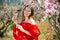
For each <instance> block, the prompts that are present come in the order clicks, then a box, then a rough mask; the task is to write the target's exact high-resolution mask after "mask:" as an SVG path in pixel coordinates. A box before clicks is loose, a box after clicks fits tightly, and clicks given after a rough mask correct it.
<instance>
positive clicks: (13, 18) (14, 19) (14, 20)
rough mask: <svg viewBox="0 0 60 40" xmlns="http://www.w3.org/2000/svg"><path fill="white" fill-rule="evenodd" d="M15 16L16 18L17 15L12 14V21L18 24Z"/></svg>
mask: <svg viewBox="0 0 60 40" xmlns="http://www.w3.org/2000/svg"><path fill="white" fill-rule="evenodd" d="M17 16H18V13H14V14H13V17H12V21H13V22H14V23H15V24H16V23H18V18H17Z"/></svg>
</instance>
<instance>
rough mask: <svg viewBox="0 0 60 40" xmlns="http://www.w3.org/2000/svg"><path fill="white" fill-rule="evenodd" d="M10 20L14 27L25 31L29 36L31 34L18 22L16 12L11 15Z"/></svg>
mask: <svg viewBox="0 0 60 40" xmlns="http://www.w3.org/2000/svg"><path fill="white" fill-rule="evenodd" d="M12 21H13V22H14V23H15V24H16V27H17V28H19V29H20V30H21V31H22V32H24V33H26V34H27V35H30V36H31V34H30V33H29V32H28V31H27V30H24V29H23V27H22V26H21V25H19V24H18V19H17V14H15V15H14V16H13V17H12Z"/></svg>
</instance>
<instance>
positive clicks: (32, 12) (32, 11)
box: [22, 5, 34, 21]
mask: <svg viewBox="0 0 60 40" xmlns="http://www.w3.org/2000/svg"><path fill="white" fill-rule="evenodd" d="M26 7H30V6H29V5H27V6H25V8H24V9H23V11H22V21H24V20H25V17H24V10H25V9H26ZM30 9H31V14H30V15H29V17H28V18H30V17H32V16H33V14H34V9H33V7H30Z"/></svg>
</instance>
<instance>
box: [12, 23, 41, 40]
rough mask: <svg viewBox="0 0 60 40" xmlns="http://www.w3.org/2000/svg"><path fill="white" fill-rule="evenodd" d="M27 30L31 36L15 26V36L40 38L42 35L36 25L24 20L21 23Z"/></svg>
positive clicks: (17, 37) (18, 39)
mask: <svg viewBox="0 0 60 40" xmlns="http://www.w3.org/2000/svg"><path fill="white" fill-rule="evenodd" d="M20 25H21V26H22V27H23V28H24V29H25V30H27V31H29V32H30V34H31V36H29V35H27V34H25V33H23V32H22V31H21V30H20V29H18V28H16V27H14V28H13V36H14V38H15V39H16V40H33V39H35V40H38V36H39V35H40V31H39V29H38V27H37V26H36V25H32V24H30V23H26V22H22V23H21V24H20Z"/></svg>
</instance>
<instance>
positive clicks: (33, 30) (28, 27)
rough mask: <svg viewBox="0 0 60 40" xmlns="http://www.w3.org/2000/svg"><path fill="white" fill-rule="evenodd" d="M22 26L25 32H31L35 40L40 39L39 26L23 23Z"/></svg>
mask: <svg viewBox="0 0 60 40" xmlns="http://www.w3.org/2000/svg"><path fill="white" fill-rule="evenodd" d="M21 25H22V26H23V28H24V29H25V30H28V31H29V32H30V34H31V35H32V37H33V38H34V39H35V38H38V36H39V35H40V30H39V28H38V26H36V25H32V24H29V23H22V24H21Z"/></svg>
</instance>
